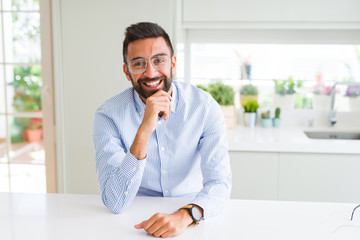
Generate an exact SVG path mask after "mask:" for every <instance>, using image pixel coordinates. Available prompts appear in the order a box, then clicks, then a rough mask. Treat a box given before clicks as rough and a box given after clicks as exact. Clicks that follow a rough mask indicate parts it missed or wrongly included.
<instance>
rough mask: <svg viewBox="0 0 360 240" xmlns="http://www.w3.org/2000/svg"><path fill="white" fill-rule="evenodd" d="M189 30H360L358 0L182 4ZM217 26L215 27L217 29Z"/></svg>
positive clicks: (200, 1)
mask: <svg viewBox="0 0 360 240" xmlns="http://www.w3.org/2000/svg"><path fill="white" fill-rule="evenodd" d="M182 8H183V11H182V19H183V23H184V24H185V25H186V26H191V24H200V25H202V26H209V27H216V24H222V26H229V27H231V26H234V25H236V24H239V25H238V26H240V27H241V26H243V27H244V26H245V27H246V26H249V27H252V28H263V27H271V28H294V27H295V28H304V29H309V28H310V29H311V28H327V29H329V28H332V29H339V28H340V29H341V28H351V29H354V28H356V29H359V27H360V14H359V13H360V1H358V0H332V1H329V0H302V1H299V0H272V1H267V0H252V1H247V0H222V1H219V0H196V1H193V0H183V2H182ZM214 24H215V25H214Z"/></svg>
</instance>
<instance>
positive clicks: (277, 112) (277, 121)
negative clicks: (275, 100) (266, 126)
mask: <svg viewBox="0 0 360 240" xmlns="http://www.w3.org/2000/svg"><path fill="white" fill-rule="evenodd" d="M280 112H281V111H280V108H279V107H277V108H276V109H275V117H274V118H273V119H272V125H273V127H274V128H278V127H280V123H281V119H280Z"/></svg>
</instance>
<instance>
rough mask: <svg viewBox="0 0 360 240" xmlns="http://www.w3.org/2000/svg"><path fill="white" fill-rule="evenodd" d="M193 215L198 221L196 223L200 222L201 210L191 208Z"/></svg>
mask: <svg viewBox="0 0 360 240" xmlns="http://www.w3.org/2000/svg"><path fill="white" fill-rule="evenodd" d="M191 213H192V216H193V218H195V219H196V221H199V220H200V218H201V213H200V211H199V209H197V208H196V207H192V208H191Z"/></svg>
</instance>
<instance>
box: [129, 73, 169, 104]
mask: <svg viewBox="0 0 360 240" xmlns="http://www.w3.org/2000/svg"><path fill="white" fill-rule="evenodd" d="M129 76H130V80H131V84H132V85H133V87H134V89H135V90H136V92H137V93H138V94H139V95H140V96H141V97H142V98H144V99H145V100H146V99H147V98H148V97H150V96H152V95H153V94H154V93H156V92H157V91H159V90H163V91H165V92H167V93H168V92H169V90H170V87H171V82H172V68H171V69H170V77H167V76H165V75H161V76H159V77H156V78H139V79H138V81H137V83H136V82H135V81H134V80H133V78H132V76H131V74H129ZM157 80H161V81H163V83H164V85H163V88H162V89H156V90H147V89H144V88H143V83H145V82H151V81H157Z"/></svg>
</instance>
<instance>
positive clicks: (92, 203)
mask: <svg viewBox="0 0 360 240" xmlns="http://www.w3.org/2000/svg"><path fill="white" fill-rule="evenodd" d="M186 203H188V199H179V198H152V197H136V198H135V199H134V201H133V203H132V204H131V206H130V208H129V209H128V210H127V211H126V212H125V213H123V214H121V215H116V214H113V213H111V212H110V211H109V210H107V209H106V208H105V207H104V206H103V205H102V202H101V199H100V196H97V195H73V194H19V193H0V239H1V240H10V239H11V240H18V239H21V240H23V239H27V240H33V239H34V240H35V239H36V240H42V239H49V240H57V239H61V240H72V239H77V240H78V239H85V240H90V239H96V240H102V239H106V240H108V239H119V240H120V239H131V240H133V239H153V237H152V236H151V235H148V234H147V233H146V232H145V231H144V230H137V229H135V228H134V225H135V224H137V223H139V222H141V221H142V220H145V219H147V218H149V217H150V216H152V215H153V214H154V213H156V212H163V213H171V212H173V211H175V210H176V209H177V208H179V207H181V206H183V205H185V204H186ZM355 206H356V204H347V203H305V202H280V201H252V200H230V201H229V202H228V204H227V206H226V208H225V211H224V212H223V213H222V214H221V215H219V216H218V217H215V218H212V219H208V220H206V221H204V222H201V223H200V225H199V226H196V227H189V228H188V229H187V230H186V231H185V232H184V233H183V234H182V235H179V236H177V237H176V238H175V239H206V240H211V239H216V240H218V239H219V240H223V239H246V240H251V239H261V240H264V239H266V240H269V239H276V240H281V239H284V240H285V239H286V240H294V239H301V240H310V239H314V240H315V239H316V240H321V239H326V240H328V239H330V240H331V239H341V240H351V239H357V240H358V239H360V212H357V213H356V215H355V217H354V221H352V222H351V221H350V220H349V218H350V214H351V211H352V209H353V208H354V207H355ZM345 225H348V226H345ZM336 229H338V230H337V231H336Z"/></svg>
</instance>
